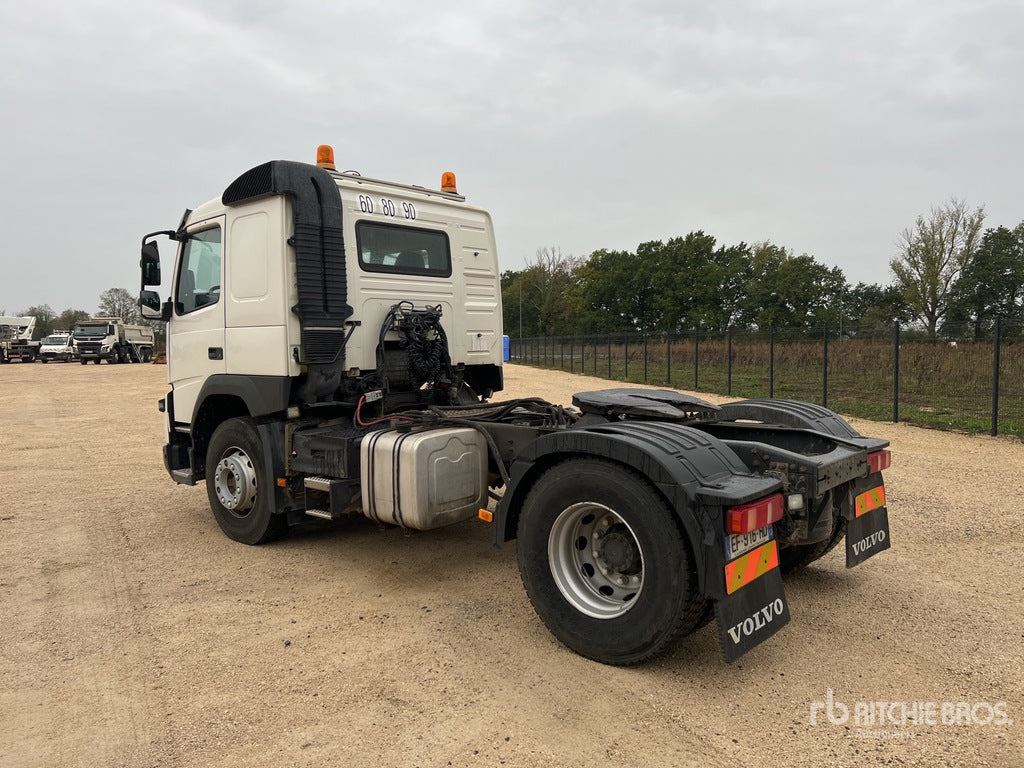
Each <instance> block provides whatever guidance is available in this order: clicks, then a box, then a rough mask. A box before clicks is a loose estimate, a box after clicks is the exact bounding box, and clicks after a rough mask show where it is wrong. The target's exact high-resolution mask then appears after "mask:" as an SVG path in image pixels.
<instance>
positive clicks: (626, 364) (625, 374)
mask: <svg viewBox="0 0 1024 768" xmlns="http://www.w3.org/2000/svg"><path fill="white" fill-rule="evenodd" d="M622 344H623V347H624V351H623V354H624V355H625V356H626V359H625V361H624V362H623V365H624V367H625V368H624V372H623V374H622V378H623V379H625V380H626V381H629V336H623V337H622Z"/></svg>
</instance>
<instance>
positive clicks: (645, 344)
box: [644, 333, 647, 384]
mask: <svg viewBox="0 0 1024 768" xmlns="http://www.w3.org/2000/svg"><path fill="white" fill-rule="evenodd" d="M646 383H647V334H646V333H645V334H644V384H646Z"/></svg>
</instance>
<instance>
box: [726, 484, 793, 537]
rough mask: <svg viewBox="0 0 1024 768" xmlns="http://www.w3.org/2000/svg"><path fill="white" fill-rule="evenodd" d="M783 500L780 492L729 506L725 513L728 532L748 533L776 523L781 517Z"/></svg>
mask: <svg viewBox="0 0 1024 768" xmlns="http://www.w3.org/2000/svg"><path fill="white" fill-rule="evenodd" d="M784 506H785V501H784V500H783V498H782V494H781V493H776V494H773V495H771V496H768V497H767V498H764V499H761V500H760V501H755V502H754V503H753V504H742V505H740V506H738V507H729V509H728V511H727V512H726V513H725V527H726V531H728V532H729V533H750V532H751V531H756V530H757V529H759V528H764V527H765V526H768V525H771V524H772V523H777V522H778V521H779V520H781V519H782V510H783V508H784Z"/></svg>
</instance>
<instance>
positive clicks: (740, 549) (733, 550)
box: [725, 525, 772, 560]
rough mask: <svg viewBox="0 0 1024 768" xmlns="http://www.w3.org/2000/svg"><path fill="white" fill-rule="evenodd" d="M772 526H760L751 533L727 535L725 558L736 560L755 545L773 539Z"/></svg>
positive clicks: (757, 545)
mask: <svg viewBox="0 0 1024 768" xmlns="http://www.w3.org/2000/svg"><path fill="white" fill-rule="evenodd" d="M771 538H772V527H771V526H770V525H769V526H766V527H765V528H758V529H757V530H756V531H751V532H750V533H733V534H730V535H729V536H726V537H725V559H726V560H734V559H735V558H737V557H739V556H740V555H742V554H745V553H747V552H749V551H750V550H752V549H754V547H759V546H761V545H762V544H764V543H765V542H767V541H771Z"/></svg>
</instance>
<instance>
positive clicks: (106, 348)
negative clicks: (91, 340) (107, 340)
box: [100, 344, 110, 352]
mask: <svg viewBox="0 0 1024 768" xmlns="http://www.w3.org/2000/svg"><path fill="white" fill-rule="evenodd" d="M109 351H110V345H109V344H103V345H101V346H100V352H109Z"/></svg>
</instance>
